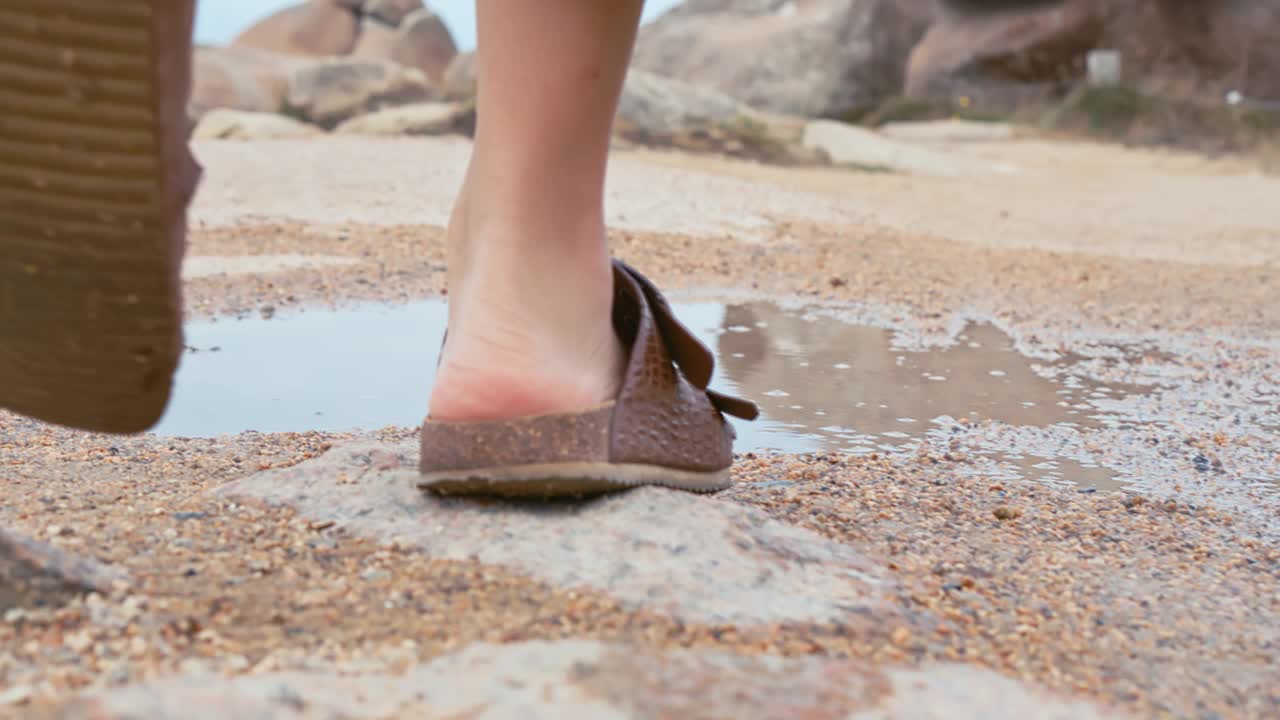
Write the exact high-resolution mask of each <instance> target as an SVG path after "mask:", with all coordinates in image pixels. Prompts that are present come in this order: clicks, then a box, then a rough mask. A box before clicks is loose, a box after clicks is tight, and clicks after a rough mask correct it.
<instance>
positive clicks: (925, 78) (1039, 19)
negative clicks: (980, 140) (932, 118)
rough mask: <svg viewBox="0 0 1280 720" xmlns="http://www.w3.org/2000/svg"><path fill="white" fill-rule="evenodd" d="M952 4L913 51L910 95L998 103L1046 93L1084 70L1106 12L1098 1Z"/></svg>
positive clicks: (1012, 102) (1010, 103)
mask: <svg viewBox="0 0 1280 720" xmlns="http://www.w3.org/2000/svg"><path fill="white" fill-rule="evenodd" d="M976 5H978V4H977V3H973V2H966V3H959V4H954V3H953V4H952V5H951V6H950V7H951V11H950V12H947V13H944V15H943V19H941V20H940V21H939V22H938V23H936V24H935V25H934V26H933V27H932V28H930V30H929V32H928V34H926V35H925V37H924V39H923V40H921V42H920V44H919V45H917V46H916V48H915V49H914V50H913V51H912V53H911V58H910V60H909V62H908V66H907V77H906V88H905V94H906V95H907V96H908V97H911V98H960V97H965V98H969V99H970V100H973V101H976V102H979V103H982V104H985V105H991V106H1016V105H1017V104H1019V103H1021V102H1025V101H1027V100H1031V99H1044V98H1047V97H1050V96H1052V95H1053V94H1055V93H1057V92H1059V91H1060V90H1061V89H1062V88H1064V87H1066V86H1067V85H1069V84H1071V83H1072V82H1074V81H1075V80H1076V79H1078V78H1080V77H1082V75H1083V72H1084V58H1085V56H1086V55H1087V54H1088V52H1089V50H1091V49H1093V48H1095V47H1097V46H1098V43H1099V41H1100V40H1101V38H1102V35H1103V30H1104V21H1103V14H1102V12H1101V11H1100V5H1099V4H1098V3H1097V2H1096V1H1095V0H1061V1H1060V2H1049V3H1045V2H1034V3H1031V2H1023V3H990V4H989V5H990V6H991V7H993V8H994V9H986V10H970V9H966V8H969V7H971V6H976Z"/></svg>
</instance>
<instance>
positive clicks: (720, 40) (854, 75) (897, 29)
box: [635, 0, 932, 117]
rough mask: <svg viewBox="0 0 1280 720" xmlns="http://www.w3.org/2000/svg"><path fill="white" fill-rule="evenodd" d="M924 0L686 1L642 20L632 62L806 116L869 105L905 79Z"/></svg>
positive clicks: (925, 14) (923, 22) (925, 15)
mask: <svg viewBox="0 0 1280 720" xmlns="http://www.w3.org/2000/svg"><path fill="white" fill-rule="evenodd" d="M931 18H932V12H931V6H930V5H929V3H928V2H926V1H924V0H808V1H806V2H795V1H794V0H711V1H704V2H686V3H684V4H682V5H680V6H678V7H677V8H676V9H674V10H672V11H671V12H669V13H667V14H666V15H664V16H662V17H660V18H658V19H657V20H656V21H654V22H653V23H652V24H650V25H648V26H647V27H645V28H644V29H643V30H642V31H641V34H640V40H639V44H638V46H637V48H636V54H635V65H636V67H638V68H641V69H644V70H649V71H652V72H654V73H657V74H659V75H664V76H668V77H674V78H677V79H680V80H684V81H686V82H689V83H692V84H695V85H704V86H706V87H710V88H714V89H716V90H719V91H721V92H724V93H726V94H728V95H730V96H732V97H734V98H737V99H738V100H742V101H744V102H746V103H748V104H750V105H752V106H754V107H757V108H761V109H765V110H771V111H775V112H781V113H787V114H793V115H802V116H811V117H812V116H824V117H831V116H843V115H847V114H850V113H856V112H861V111H865V110H867V109H870V108H872V107H874V106H875V105H877V104H878V103H879V102H880V101H881V100H883V99H884V98H886V97H888V96H891V95H895V94H897V93H898V92H899V90H900V89H901V87H902V81H903V69H904V68H905V66H906V59H907V56H908V54H909V53H910V52H911V49H912V47H914V45H915V44H916V42H917V41H918V40H919V39H920V37H921V36H922V35H923V34H924V32H925V30H926V28H927V27H928V24H929V22H930V21H931Z"/></svg>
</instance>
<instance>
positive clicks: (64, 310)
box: [0, 0, 200, 433]
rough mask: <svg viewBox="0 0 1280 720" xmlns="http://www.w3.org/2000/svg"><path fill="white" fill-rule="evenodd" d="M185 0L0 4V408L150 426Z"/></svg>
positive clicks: (161, 352) (179, 204)
mask: <svg viewBox="0 0 1280 720" xmlns="http://www.w3.org/2000/svg"><path fill="white" fill-rule="evenodd" d="M193 13H194V1H193V0H6V2H4V3H3V4H2V5H0V408H6V409H11V410H15V411H17V412H20V413H23V414H25V415H30V416H34V417H37V418H40V419H43V420H47V421H50V422H56V423H61V424H64V425H70V426H74V427H79V428H85V429H90V430H100V431H106V432H121V433H125V432H137V431H141V430H145V429H147V428H148V427H150V426H151V425H153V424H154V423H155V422H156V421H157V420H158V419H159V418H160V416H161V414H162V413H163V411H164V408H165V405H166V404H167V403H168V399H169V393H170V386H171V384H172V378H173V374H174V371H175V369H176V367H177V363H178V359H179V356H180V354H181V352H182V337H181V296H180V292H181V290H180V267H179V266H180V263H181V259H182V252H183V247H184V236H185V230H186V226H185V225H186V206H187V202H188V200H189V199H190V197H191V195H192V193H193V191H194V189H195V185H196V182H197V179H198V177H199V174H200V171H199V168H198V167H197V165H196V163H195V161H194V160H193V159H192V157H191V155H190V153H189V151H188V149H187V136H188V131H187V127H188V121H187V111H186V105H187V96H188V92H189V89H190V75H191V33H192V23H193Z"/></svg>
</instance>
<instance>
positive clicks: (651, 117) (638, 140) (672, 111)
mask: <svg viewBox="0 0 1280 720" xmlns="http://www.w3.org/2000/svg"><path fill="white" fill-rule="evenodd" d="M614 134H615V135H616V136H617V137H619V138H622V139H623V140H626V141H628V142H631V143H634V144H637V145H646V146H650V147H677V148H680V149H683V150H691V151H694V152H717V153H722V154H726V155H734V156H740V157H750V158H754V159H760V160H767V161H770V162H779V163H787V164H794V163H811V162H817V161H820V159H821V157H820V155H818V154H816V153H812V152H808V151H805V150H804V149H803V148H802V147H801V146H800V144H799V142H798V140H799V134H800V124H799V123H798V121H796V120H791V119H787V118H782V117H777V116H773V115H769V114H765V113H761V112H759V111H757V110H755V109H753V108H751V107H749V106H747V105H746V104H744V103H741V102H739V101H737V100H735V99H733V98H731V97H729V96H728V95H725V94H724V93H721V92H718V91H716V90H712V89H710V88H705V87H697V86H693V85H690V84H688V83H683V82H680V81H679V80H672V79H671V78H664V77H660V76H658V75H654V74H652V73H647V72H644V71H643V70H631V71H630V72H629V73H627V80H626V84H625V85H624V86H623V90H622V97H621V99H620V101H619V103H618V115H617V118H616V120H615V122H614Z"/></svg>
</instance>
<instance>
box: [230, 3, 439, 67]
mask: <svg viewBox="0 0 1280 720" xmlns="http://www.w3.org/2000/svg"><path fill="white" fill-rule="evenodd" d="M232 46H233V47H237V48H249V49H253V50H260V51H266V52H272V53H277V54H281V55H294V56H304V57H335V56H348V55H350V56H353V57H358V58H369V59H377V60H391V61H394V62H397V63H399V64H401V65H404V66H405V67H408V68H413V69H415V70H419V71H421V72H422V73H423V74H424V75H426V76H427V77H428V78H429V79H430V80H431V81H432V82H433V83H439V82H442V81H443V79H444V72H445V69H446V68H447V67H448V65H449V62H450V61H452V60H453V57H454V55H456V54H457V52H458V49H457V46H456V45H455V43H454V40H453V35H452V33H450V32H449V28H448V27H447V26H446V25H445V24H444V21H443V20H442V19H441V18H440V16H438V15H436V14H435V13H433V12H431V11H430V10H428V9H427V8H426V7H425V6H424V5H423V3H422V0H368V2H363V3H361V2H358V1H356V0H308V1H307V2H304V3H302V4H300V5H295V6H292V7H288V8H285V9H283V10H280V11H279V12H277V13H275V14H273V15H270V16H268V17H267V18H265V19H263V20H262V21H260V22H258V23H257V24H255V25H254V26H252V27H250V28H249V29H248V30H246V31H245V32H244V33H242V34H241V35H240V36H239V37H237V38H236V39H235V40H234V41H233V42H232Z"/></svg>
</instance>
